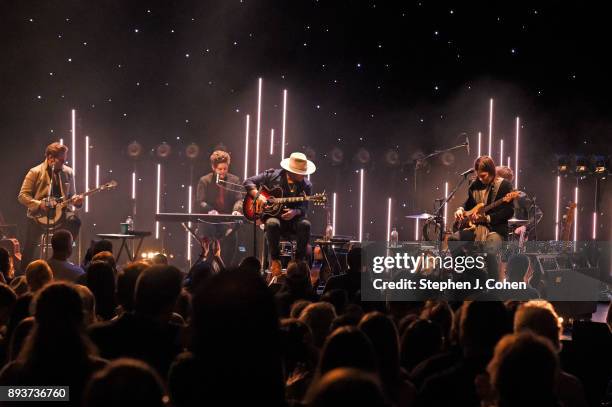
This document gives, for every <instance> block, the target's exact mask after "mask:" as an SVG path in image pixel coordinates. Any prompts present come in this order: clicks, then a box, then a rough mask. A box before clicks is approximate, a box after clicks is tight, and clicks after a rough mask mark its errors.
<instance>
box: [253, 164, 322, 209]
mask: <svg viewBox="0 0 612 407" xmlns="http://www.w3.org/2000/svg"><path fill="white" fill-rule="evenodd" d="M286 174H287V171H285V170H284V169H276V170H275V169H269V170H265V171H264V172H262V173H261V174H257V175H254V176H252V177H250V178H247V179H246V180H244V183H243V185H244V187H245V188H246V190H247V193H248V192H250V191H251V190H253V189H257V188H259V187H261V186H266V187H267V188H268V189H273V188H275V187H280V188H281V189H282V190H283V196H285V197H286V196H300V195H304V194H306V195H311V194H312V183H311V182H310V181H309V180H308V178H304V180H303V181H302V182H300V183H297V184H296V185H297V189H296V192H295V193H294V194H291V191H290V190H289V184H288V183H287V176H286ZM285 206H286V207H287V208H290V209H299V210H300V212H301V213H300V214H299V215H298V216H297V217H296V219H299V218H302V217H304V216H306V214H307V213H308V201H303V202H292V203H288V204H286V205H285Z"/></svg>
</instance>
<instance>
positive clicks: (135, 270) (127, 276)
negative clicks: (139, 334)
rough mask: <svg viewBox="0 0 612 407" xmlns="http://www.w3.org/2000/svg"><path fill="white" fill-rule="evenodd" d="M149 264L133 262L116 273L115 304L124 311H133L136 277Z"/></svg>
mask: <svg viewBox="0 0 612 407" xmlns="http://www.w3.org/2000/svg"><path fill="white" fill-rule="evenodd" d="M148 267H150V266H149V264H147V263H145V262H144V261H135V262H132V263H129V264H127V265H126V266H125V267H123V269H122V270H121V271H119V272H118V273H117V302H118V303H119V305H121V308H123V310H124V311H126V312H130V311H132V310H133V309H134V291H135V290H136V280H138V276H140V273H142V272H143V271H144V270H145V269H147V268H148Z"/></svg>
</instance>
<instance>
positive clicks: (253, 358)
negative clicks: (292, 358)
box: [192, 270, 284, 405]
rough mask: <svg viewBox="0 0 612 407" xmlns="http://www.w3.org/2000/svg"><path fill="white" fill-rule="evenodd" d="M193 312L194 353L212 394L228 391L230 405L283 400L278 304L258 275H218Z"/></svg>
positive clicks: (228, 272)
mask: <svg viewBox="0 0 612 407" xmlns="http://www.w3.org/2000/svg"><path fill="white" fill-rule="evenodd" d="M192 312H193V316H192V321H193V335H194V336H193V352H194V354H195V356H196V358H197V359H199V360H201V361H202V362H203V363H204V366H202V372H201V373H199V374H200V375H201V376H203V379H202V381H203V383H206V385H205V386H206V389H205V391H206V392H210V394H211V397H212V395H220V394H223V397H225V400H226V404H228V405H237V404H244V403H250V404H253V405H258V404H262V405H265V404H277V403H281V402H282V401H283V400H284V386H283V384H284V380H283V370H282V355H281V349H280V348H281V340H280V329H279V321H278V316H277V312H276V304H275V301H274V296H273V294H272V292H271V291H270V290H269V289H268V287H267V286H266V284H265V282H264V281H263V279H262V278H261V277H260V276H259V275H257V274H256V273H244V272H241V271H238V270H225V271H222V272H220V273H218V274H215V275H214V276H212V277H211V278H210V279H208V280H207V281H206V282H205V283H204V284H203V285H202V286H201V287H200V288H199V289H198V291H197V292H196V293H195V295H194V297H193V311H192ZM238 384H239V386H240V389H241V390H240V391H236V386H237V385H238ZM249 400H250V401H249Z"/></svg>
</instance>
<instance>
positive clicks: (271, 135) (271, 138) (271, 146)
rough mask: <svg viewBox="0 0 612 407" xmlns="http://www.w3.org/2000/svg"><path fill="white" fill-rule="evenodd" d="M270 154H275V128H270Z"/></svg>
mask: <svg viewBox="0 0 612 407" xmlns="http://www.w3.org/2000/svg"><path fill="white" fill-rule="evenodd" d="M270 155H274V129H270Z"/></svg>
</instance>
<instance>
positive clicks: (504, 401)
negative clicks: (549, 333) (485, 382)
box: [487, 332, 560, 407]
mask: <svg viewBox="0 0 612 407" xmlns="http://www.w3.org/2000/svg"><path fill="white" fill-rule="evenodd" d="M487 371H488V373H489V376H490V380H491V384H492V385H493V389H494V392H495V394H496V395H497V398H498V400H497V402H498V403H497V405H498V406H499V407H536V406H537V407H540V406H554V405H557V404H556V402H555V390H556V387H557V382H558V378H559V371H560V370H559V359H558V357H557V354H556V351H555V349H554V348H553V346H552V344H551V343H550V341H548V340H547V339H545V338H542V337H540V336H537V335H535V334H533V333H530V332H523V333H519V334H512V335H507V336H505V337H504V338H502V339H501V340H500V341H499V343H498V344H497V346H496V347H495V353H494V355H493V359H491V362H490V363H489V366H488V367H487Z"/></svg>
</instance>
